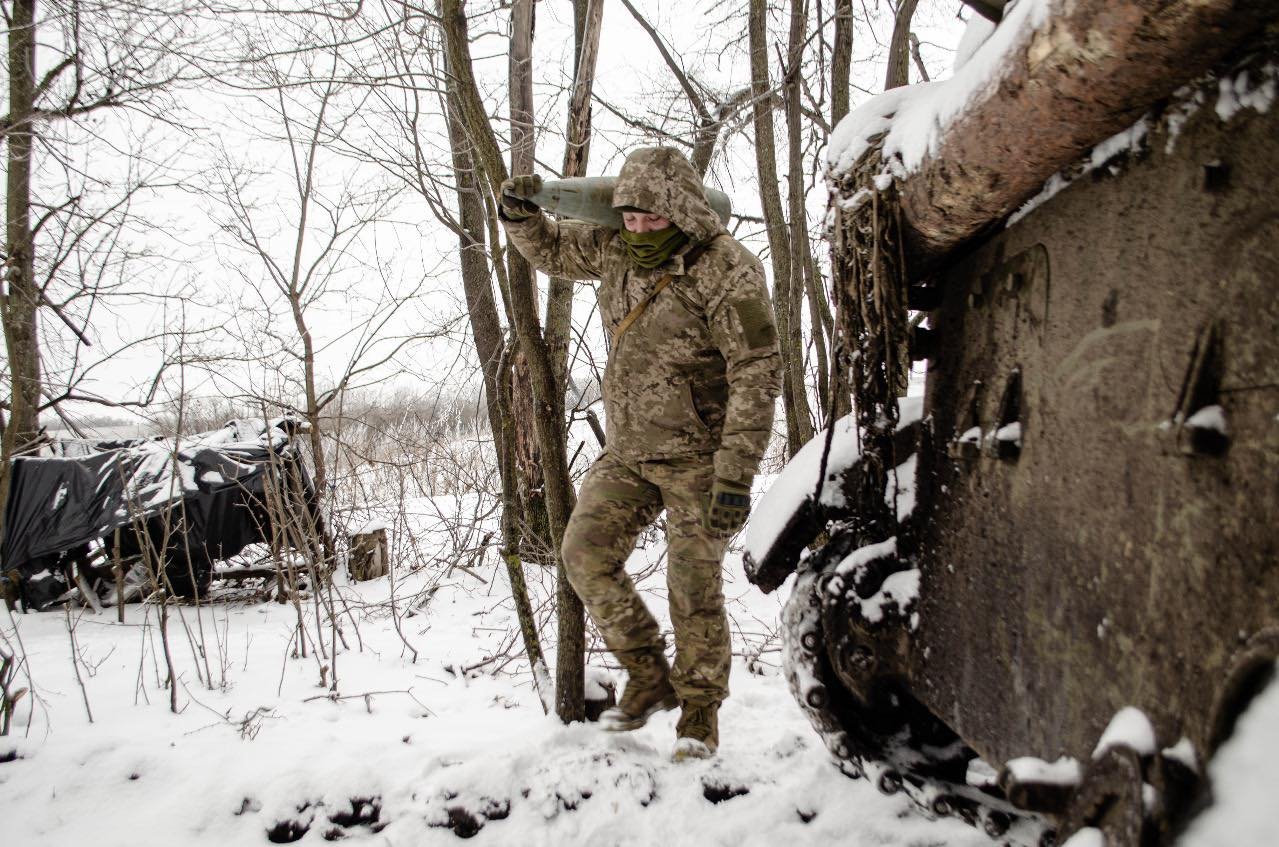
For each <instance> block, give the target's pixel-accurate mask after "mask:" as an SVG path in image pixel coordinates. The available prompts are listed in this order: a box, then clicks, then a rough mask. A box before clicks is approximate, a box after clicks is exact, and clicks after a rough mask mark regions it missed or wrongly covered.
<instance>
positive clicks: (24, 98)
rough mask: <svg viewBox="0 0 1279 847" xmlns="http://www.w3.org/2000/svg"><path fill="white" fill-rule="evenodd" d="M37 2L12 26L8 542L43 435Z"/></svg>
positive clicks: (0, 520) (0, 465)
mask: <svg viewBox="0 0 1279 847" xmlns="http://www.w3.org/2000/svg"><path fill="white" fill-rule="evenodd" d="M35 26H36V25H35V0H14V3H13V9H12V18H11V22H10V25H9V56H8V72H9V114H10V118H11V120H12V128H11V129H10V130H9V131H8V133H7V134H6V136H5V141H6V143H7V145H8V150H9V157H8V162H7V179H6V181H5V256H4V277H5V283H6V292H5V293H3V294H0V317H2V318H3V324H4V342H5V352H6V353H7V354H8V357H9V379H10V393H9V420H8V423H7V425H6V426H5V427H4V434H3V437H2V438H0V537H2V536H3V532H4V513H5V507H6V505H7V503H8V500H9V485H10V475H9V463H10V461H11V460H12V459H13V457H14V456H15V455H18V454H20V453H22V452H23V451H24V450H25V449H27V448H28V447H29V446H30V444H31V442H33V441H34V440H35V438H36V436H37V434H38V432H39V428H40V424H39V411H40V386H41V377H40V350H39V336H38V334H37V325H36V320H37V311H38V309H39V305H40V289H39V287H38V286H37V285H36V280H35V238H34V235H33V234H32V232H31V154H32V150H33V147H34V145H33V143H32V142H33V139H34V136H35V124H34V122H33V120H32V118H33V111H34V106H35V88H36V83H35V52H36V32H35Z"/></svg>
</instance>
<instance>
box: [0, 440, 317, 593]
mask: <svg viewBox="0 0 1279 847" xmlns="http://www.w3.org/2000/svg"><path fill="white" fill-rule="evenodd" d="M301 426H302V424H301V422H299V421H297V420H296V419H293V418H275V419H272V420H269V421H264V420H233V421H230V422H229V423H227V424H226V425H225V426H223V427H221V428H220V429H217V430H213V431H211V432H205V433H201V434H198V435H193V436H188V437H183V438H179V439H176V440H175V439H163V438H157V439H149V440H142V439H135V440H126V441H96V442H95V441H84V440H75V441H59V442H55V443H54V445H53V449H52V453H53V455H49V456H32V457H19V458H16V459H15V460H14V461H13V475H12V487H11V489H10V495H9V501H8V504H7V507H6V512H5V533H4V538H3V539H2V540H0V571H2V572H3V574H4V578H5V580H6V581H7V582H8V585H7V586H6V588H7V593H9V594H10V595H16V596H18V597H20V598H21V599H22V601H23V605H24V606H25V607H27V608H33V609H40V608H43V607H45V606H46V605H48V604H49V603H51V602H54V601H56V600H57V599H59V598H61V597H63V596H64V595H65V594H66V593H67V592H68V591H70V590H71V589H72V588H79V590H80V591H81V592H82V593H87V592H90V591H93V590H94V589H93V588H92V587H91V586H92V583H93V582H94V580H95V579H96V578H97V577H98V576H100V575H104V576H105V575H106V574H107V573H109V571H110V569H111V565H112V563H114V564H115V565H117V566H121V567H123V568H124V569H129V568H133V569H134V576H135V579H134V580H133V582H134V583H135V584H139V583H140V584H142V585H144V586H145V584H146V582H147V581H148V578H149V579H150V581H152V582H154V583H155V584H156V585H159V584H160V583H163V587H164V588H165V589H166V590H167V591H169V592H171V593H175V594H179V595H190V594H198V593H199V592H201V591H203V590H204V589H205V588H207V587H208V584H209V581H210V579H211V577H212V573H213V564H214V562H216V561H220V560H223V559H227V558H230V557H232V556H236V555H238V554H239V553H240V552H241V551H242V550H244V548H245V547H247V546H248V545H250V544H255V543H261V542H265V543H271V544H274V545H279V546H293V547H296V546H298V543H299V539H300V538H318V535H319V533H320V532H321V529H322V527H321V522H320V517H319V512H318V510H317V509H316V506H315V496H314V489H313V486H312V483H311V477H310V474H309V473H308V471H307V469H306V467H305V465H304V463H303V462H302V460H301V457H300V455H299V452H298V450H297V449H296V447H295V445H294V442H293V436H294V434H295V433H296V432H297V431H299V429H300V428H301ZM299 529H301V530H302V532H299V531H298V530H299ZM159 562H163V563H164V567H163V576H161V575H160V569H159V567H158V563H159ZM148 568H150V570H148ZM148 575H150V576H148Z"/></svg>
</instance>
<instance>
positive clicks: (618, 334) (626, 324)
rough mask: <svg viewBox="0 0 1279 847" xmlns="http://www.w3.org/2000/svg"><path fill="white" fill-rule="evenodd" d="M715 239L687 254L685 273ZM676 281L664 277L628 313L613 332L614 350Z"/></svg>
mask: <svg viewBox="0 0 1279 847" xmlns="http://www.w3.org/2000/svg"><path fill="white" fill-rule="evenodd" d="M718 237H719V236H718V235H717V236H715V238H718ZM715 238H712V239H711V240H710V241H704V242H702V243H701V244H698V245H697V246H695V247H694V248H693V249H691V250H689V251H688V252H687V253H685V254H684V273H688V272H689V271H690V270H692V268H693V265H694V264H695V263H696V262H697V260H698V259H700V258H702V254H703V253H705V252H706V251H707V249H709V248H710V246H711V243H712V242H713V241H714V240H715ZM674 279H675V277H674V275H672V274H666V275H665V276H663V277H662V278H661V279H659V280H658V281H657V285H655V286H653V292H652V293H651V294H649V295H648V296H647V297H645V298H644V299H643V300H641V301H639V302H638V303H636V304H635V308H633V309H631V310H630V311H629V312H627V314H626V317H624V318H622V322H621V323H619V324H618V325H617V329H616V330H614V332H613V347H614V348H616V347H617V342H618V341H620V340H621V339H622V333H624V332H626V330H628V329H630V327H631V324H633V323H635V322H636V321H637V320H639V316H640V315H642V314H644V310H645V309H647V308H648V304H649V303H652V302H653V301H654V300H655V299H657V295H659V294H661V293H662V291H663V290H665V288H666V286H668V285H670V284H671V282H672V281H674Z"/></svg>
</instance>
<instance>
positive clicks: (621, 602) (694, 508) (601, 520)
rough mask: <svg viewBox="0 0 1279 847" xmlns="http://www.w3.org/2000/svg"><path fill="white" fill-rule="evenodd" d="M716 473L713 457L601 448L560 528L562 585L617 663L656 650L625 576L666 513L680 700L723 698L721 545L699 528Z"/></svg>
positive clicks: (653, 632) (727, 654)
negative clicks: (649, 457) (616, 452)
mask: <svg viewBox="0 0 1279 847" xmlns="http://www.w3.org/2000/svg"><path fill="white" fill-rule="evenodd" d="M714 479H715V471H714V468H713V466H712V463H711V457H710V456H690V457H680V458H676V459H669V460H666V461H661V462H638V463H627V462H623V461H621V460H619V459H618V458H616V457H614V456H613V455H612V454H611V453H609V452H605V453H604V454H603V455H601V456H600V457H599V459H597V460H596V462H595V464H594V465H592V466H591V469H590V471H588V472H587V474H586V479H585V480H583V482H582V488H581V491H579V492H578V495H577V507H576V508H574V510H573V515H572V517H571V518H570V519H569V522H568V527H567V528H566V529H565V531H564V544H563V549H562V553H563V557H564V566H565V569H566V570H567V572H568V578H569V582H570V583H572V585H573V588H574V589H575V590H576V591H577V593H578V596H580V597H581V598H582V602H583V604H584V605H585V606H586V609H587V611H589V612H590V615H591V619H592V620H594V621H595V625H596V626H597V627H598V628H599V631H600V634H601V635H603V637H604V642H605V644H607V645H608V649H609V650H611V651H612V652H613V654H614V655H616V656H617V658H618V661H620V662H621V663H622V665H623V667H626V668H627V669H628V670H630V668H631V664H632V661H633V659H632V657H634V656H636V655H638V654H643V653H646V652H649V651H652V650H657V651H658V652H661V650H662V638H661V632H660V630H659V628H658V625H657V621H656V620H654V619H653V615H652V613H651V612H649V610H648V608H647V607H646V606H645V605H644V601H643V600H642V599H640V595H639V592H637V591H636V590H635V583H634V582H632V580H631V578H630V576H628V575H627V573H626V560H627V558H628V557H629V556H630V554H631V551H632V550H633V549H634V547H635V541H636V538H637V537H638V536H639V533H640V531H641V530H643V529H644V527H646V526H648V525H649V524H650V523H652V522H653V521H654V520H655V519H656V518H657V516H658V514H660V513H661V511H662V509H663V508H664V509H665V510H666V544H667V566H666V585H667V589H668V593H669V599H670V612H671V623H672V624H673V625H674V628H675V663H674V665H673V666H672V668H671V685H672V686H673V687H674V688H675V693H676V694H677V695H678V696H679V699H680V702H681V703H691V704H694V705H705V704H709V703H718V702H720V701H721V700H723V699H724V698H725V697H727V696H728V668H729V661H730V658H731V649H730V646H729V637H728V618H727V616H726V615H725V613H724V588H723V580H722V577H721V574H720V560H721V559H722V558H723V556H724V550H725V549H726V547H727V541H726V540H720V539H718V538H716V537H714V536H713V535H711V534H710V533H709V532H707V531H706V530H705V529H704V528H703V526H702V517H703V515H704V513H705V511H706V508H707V499H708V496H709V493H710V489H711V484H712V483H713V482H714Z"/></svg>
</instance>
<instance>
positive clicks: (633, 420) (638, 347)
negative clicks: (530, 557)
mask: <svg viewBox="0 0 1279 847" xmlns="http://www.w3.org/2000/svg"><path fill="white" fill-rule="evenodd" d="M540 187H541V179H540V178H539V177H536V176H528V177H516V178H515V179H511V180H507V181H506V182H505V183H503V185H502V198H501V207H502V208H501V217H502V220H503V224H504V226H505V228H506V232H507V235H508V236H509V238H510V240H511V243H512V244H514V245H515V246H516V248H517V249H519V251H520V252H521V253H523V254H524V256H525V257H526V258H527V259H528V260H529V262H531V263H532V264H533V265H534V266H535V267H536V268H538V269H539V270H541V271H544V272H545V273H547V274H550V275H553V276H559V277H566V278H570V279H598V280H600V281H601V285H600V288H599V304H600V311H601V313H602V316H603V320H604V326H605V328H606V330H607V331H608V333H609V336H610V340H611V347H610V351H609V356H608V363H607V365H606V367H605V369H604V387H603V388H604V410H605V415H606V427H607V448H606V449H605V450H604V452H603V453H601V455H600V457H599V458H598V459H597V460H596V461H595V463H594V464H593V465H592V466H591V469H590V470H589V472H588V473H587V475H586V478H585V479H584V480H583V482H582V487H581V491H580V492H579V494H578V500H577V507H576V508H575V509H574V510H573V514H572V517H571V518H570V519H569V523H568V526H567V528H566V529H565V532H564V543H563V549H562V555H563V558H564V566H565V569H566V570H567V573H568V578H569V581H570V582H571V583H572V585H573V588H574V589H575V590H576V591H577V593H578V595H579V596H580V597H581V598H582V602H583V603H584V604H585V606H586V608H587V609H588V610H589V612H590V614H591V618H592V619H593V620H594V621H595V624H596V626H597V627H598V628H599V631H600V634H601V635H602V636H603V637H604V641H605V643H606V644H607V645H608V648H609V650H611V651H612V652H613V654H614V655H615V656H616V657H617V659H618V661H619V662H620V663H621V664H622V666H623V667H624V668H625V669H626V671H627V675H628V681H627V684H626V690H625V692H624V694H623V695H622V699H621V702H620V703H619V704H618V705H617V706H616V707H614V708H612V709H609V710H608V711H607V712H605V713H604V715H603V716H602V717H601V719H600V720H601V724H602V725H603V726H604V728H605V729H610V730H632V729H637V728H639V727H641V726H643V725H644V723H645V722H646V721H647V720H648V718H649V716H650V715H652V714H653V713H654V712H657V711H659V710H666V709H673V708H674V707H675V706H676V705H678V706H679V707H680V709H681V712H680V718H679V723H678V725H677V727H676V733H677V736H678V737H677V740H676V743H675V750H674V756H673V757H674V759H675V760H676V761H680V760H683V759H687V758H707V757H709V756H711V755H713V754H714V753H715V750H716V747H717V746H718V743H719V728H718V719H717V715H718V710H719V705H720V703H721V701H723V699H724V698H725V697H727V696H728V671H729V661H730V657H731V651H730V646H729V634H728V623H727V617H726V615H725V613H724V593H723V587H722V583H721V575H720V560H721V559H722V558H723V555H724V551H725V549H726V548H727V546H728V539H729V538H730V537H732V535H733V534H734V533H735V532H737V530H739V529H740V528H741V526H742V524H743V523H744V522H745V520H746V516H747V513H748V511H749V509H750V490H751V479H752V477H754V475H755V472H756V470H757V469H758V466H759V460H760V457H761V456H762V455H763V452H764V448H765V446H766V445H767V443H768V439H769V434H770V433H771V431H772V422H773V403H774V400H775V399H776V397H777V395H778V393H779V392H780V384H781V371H780V354H779V352H778V347H777V331H776V329H775V326H774V323H773V312H772V305H771V303H770V301H769V297H768V289H767V288H766V286H765V283H764V273H763V269H762V267H761V265H760V262H759V260H758V259H757V258H756V257H755V256H754V255H753V254H752V253H751V252H750V251H749V250H747V249H746V248H745V247H743V246H742V245H741V244H740V243H739V242H738V241H737V240H736V239H734V238H733V237H732V236H731V235H729V234H728V232H727V231H726V230H725V229H724V226H723V224H721V223H720V220H719V218H718V216H717V215H716V214H715V212H714V211H713V210H712V209H711V207H710V205H709V204H708V203H707V200H706V194H705V191H704V189H703V187H702V182H701V180H700V179H699V178H698V176H697V173H696V172H695V171H694V170H693V167H692V165H690V164H689V163H688V160H687V159H685V158H684V156H683V155H682V154H680V153H679V152H678V151H676V150H673V149H671V148H666V147H653V148H644V149H640V150H637V151H635V152H634V153H632V154H631V155H630V156H629V157H628V158H627V160H626V163H625V164H624V165H623V166H622V171H621V174H620V175H619V177H618V181H617V187H616V190H615V191H614V194H613V206H614V207H615V208H619V209H620V210H621V211H622V213H623V222H624V225H625V229H624V230H621V231H618V230H614V229H611V228H608V227H602V226H596V225H593V224H586V223H581V222H560V223H557V222H555V221H552V220H550V219H549V218H547V217H546V216H545V215H543V214H541V212H540V210H539V208H538V207H537V206H536V205H534V204H532V203H531V202H529V201H528V200H527V198H528V197H530V196H531V195H533V194H535V193H536V192H537V190H538V189H539V188H540ZM663 508H665V510H666V536H667V545H668V557H669V564H668V566H667V576H666V579H667V587H668V589H669V599H670V611H671V622H672V624H673V625H674V630H675V664H674V667H670V666H668V665H667V662H666V657H665V655H664V652H663V644H662V639H661V634H660V632H659V630H658V625H657V622H656V621H655V620H654V619H653V616H652V614H651V613H650V612H649V611H648V609H647V608H646V607H645V606H644V602H643V601H642V600H641V599H640V596H639V594H638V593H637V592H636V590H635V585H634V583H633V582H632V581H631V579H630V577H629V576H628V575H627V573H626V568H625V565H626V560H627V558H628V557H629V555H630V553H631V551H632V549H633V548H634V546H635V539H636V537H637V536H638V535H639V533H640V531H641V530H642V529H643V528H644V527H645V526H646V525H648V524H649V523H651V522H652V521H653V520H654V519H656V517H657V516H658V514H659V513H660V512H661V511H662V509H663Z"/></svg>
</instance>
